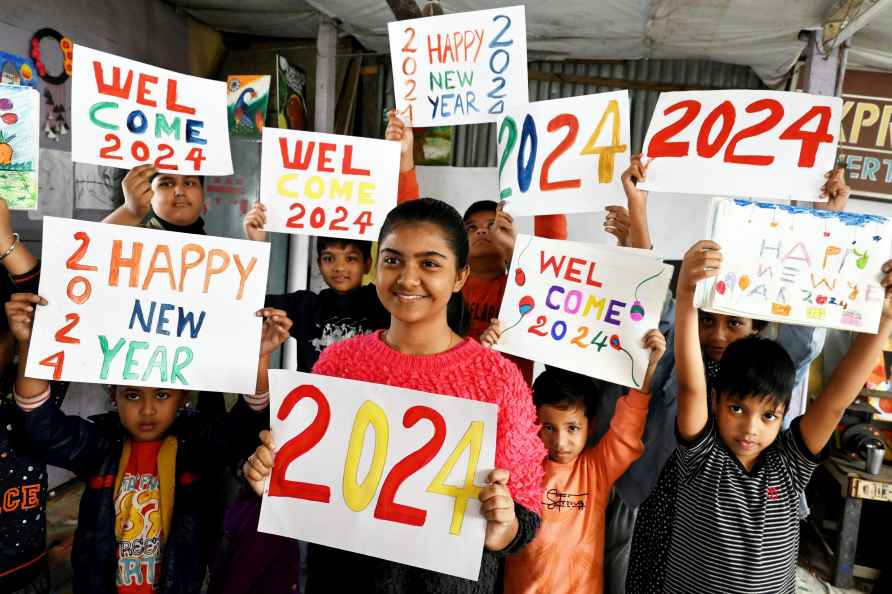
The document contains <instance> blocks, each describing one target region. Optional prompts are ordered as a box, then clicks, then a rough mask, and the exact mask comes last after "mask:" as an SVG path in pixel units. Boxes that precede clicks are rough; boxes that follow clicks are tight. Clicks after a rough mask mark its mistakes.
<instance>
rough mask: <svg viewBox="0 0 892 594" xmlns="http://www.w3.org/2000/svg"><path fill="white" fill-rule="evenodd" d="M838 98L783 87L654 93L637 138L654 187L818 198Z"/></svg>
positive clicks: (832, 159)
mask: <svg viewBox="0 0 892 594" xmlns="http://www.w3.org/2000/svg"><path fill="white" fill-rule="evenodd" d="M841 115H842V99H840V98H839V97H829V96H826V95H809V94H806V93H787V92H783V91H764V90H758V91H750V90H746V91H742V90H741V91H731V90H721V91H681V92H672V93H661V94H660V98H659V100H658V101H657V106H656V108H655V110H654V114H653V118H652V119H651V121H650V126H649V127H648V129H647V136H646V138H645V139H644V151H643V152H644V155H645V157H646V158H647V159H653V162H651V163H650V165H649V166H648V170H647V179H646V180H645V181H643V182H641V183H640V184H639V185H638V187H639V188H641V189H644V190H651V191H654V192H679V193H686V194H705V195H707V196H716V195H718V196H746V197H750V198H767V199H771V200H806V201H809V202H821V201H824V200H826V198H822V197H821V186H823V185H824V182H825V181H826V179H825V178H824V174H825V173H827V172H828V171H830V170H831V169H833V168H834V166H835V163H836V147H837V144H838V143H839V130H840V127H839V125H840V117H841Z"/></svg>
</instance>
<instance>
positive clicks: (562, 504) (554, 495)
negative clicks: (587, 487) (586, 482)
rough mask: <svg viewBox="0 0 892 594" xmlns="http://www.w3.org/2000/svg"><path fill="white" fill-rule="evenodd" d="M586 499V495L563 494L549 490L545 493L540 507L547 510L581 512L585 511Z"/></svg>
mask: <svg viewBox="0 0 892 594" xmlns="http://www.w3.org/2000/svg"><path fill="white" fill-rule="evenodd" d="M586 497H588V493H563V492H561V491H559V490H558V489H549V490H548V491H546V492H545V500H544V501H543V502H542V507H543V508H545V509H548V510H553V509H556V510H558V511H561V510H564V509H571V510H572V509H575V510H576V511H582V510H584V509H585V498H586Z"/></svg>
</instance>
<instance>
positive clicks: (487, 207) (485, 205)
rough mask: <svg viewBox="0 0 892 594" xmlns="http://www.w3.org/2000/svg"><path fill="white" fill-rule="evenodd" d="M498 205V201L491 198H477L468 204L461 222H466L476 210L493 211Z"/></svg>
mask: <svg viewBox="0 0 892 594" xmlns="http://www.w3.org/2000/svg"><path fill="white" fill-rule="evenodd" d="M498 207H499V205H498V203H497V202H494V201H492V200H479V201H477V202H475V203H474V204H472V205H471V206H469V207H468V210H466V211H465V216H463V217H462V223H465V222H467V220H468V219H470V218H471V217H472V216H474V215H475V214H477V213H478V212H495V211H496V209H497V208H498Z"/></svg>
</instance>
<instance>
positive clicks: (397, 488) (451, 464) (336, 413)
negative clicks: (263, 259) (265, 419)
mask: <svg viewBox="0 0 892 594" xmlns="http://www.w3.org/2000/svg"><path fill="white" fill-rule="evenodd" d="M269 387H270V411H271V412H272V414H271V417H272V418H271V429H272V432H273V437H274V439H275V441H276V443H277V444H279V449H278V451H277V453H276V459H275V464H274V466H273V470H272V473H271V474H270V478H269V481H268V483H267V485H266V488H265V490H264V493H263V507H262V508H261V511H260V523H259V526H258V530H260V531H261V532H268V533H270V534H278V535H281V536H287V537H290V538H299V539H301V540H306V541H309V542H313V543H317V544H321V545H325V546H329V547H335V548H339V549H345V550H348V551H353V552H356V553H362V554H364V555H372V556H374V557H380V558H382V559H389V560H391V561H395V562H397V563H405V564H406V565H412V566H415V567H422V568H424V569H429V570H432V571H439V572H441V573H447V574H450V575H455V576H459V577H463V578H465V579H469V580H476V579H477V577H478V576H479V574H480V560H481V556H482V552H483V539H484V536H485V533H486V519H485V518H484V516H483V514H482V512H481V510H480V501H479V499H478V495H479V493H480V488H481V487H483V486H485V485H486V477H487V475H488V474H489V472H491V471H492V470H493V468H494V464H495V445H496V418H497V415H498V407H497V406H496V405H494V404H490V403H485V402H477V401H474V400H468V399H465V398H455V397H452V396H442V395H435V394H427V393H425V392H418V391H416V390H408V389H405V388H397V387H393V386H385V385H381V384H371V383H366V382H359V381H354V380H347V379H339V378H334V377H326V376H322V375H315V374H308V373H299V372H295V371H284V370H271V371H270V372H269ZM273 411H274V412H273ZM370 535H374V537H370Z"/></svg>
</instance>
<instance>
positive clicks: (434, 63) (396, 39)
mask: <svg viewBox="0 0 892 594" xmlns="http://www.w3.org/2000/svg"><path fill="white" fill-rule="evenodd" d="M387 33H388V35H389V38H390V56H391V58H390V59H391V66H392V71H393V88H394V93H395V96H396V109H397V115H399V116H400V117H402V118H403V120H404V121H406V122H408V123H411V124H412V125H413V126H421V127H429V126H444V125H455V124H479V123H484V122H495V121H496V120H497V119H498V117H499V114H501V113H503V112H504V111H505V107H506V105H507V104H508V103H509V102H510V103H521V104H523V103H526V102H527V100H528V97H529V90H528V88H527V33H526V11H525V9H524V7H523V6H509V7H505V8H494V9H491V10H478V11H475V12H462V13H458V14H450V15H443V16H434V17H426V18H420V19H409V20H405V21H394V22H390V23H387Z"/></svg>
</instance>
